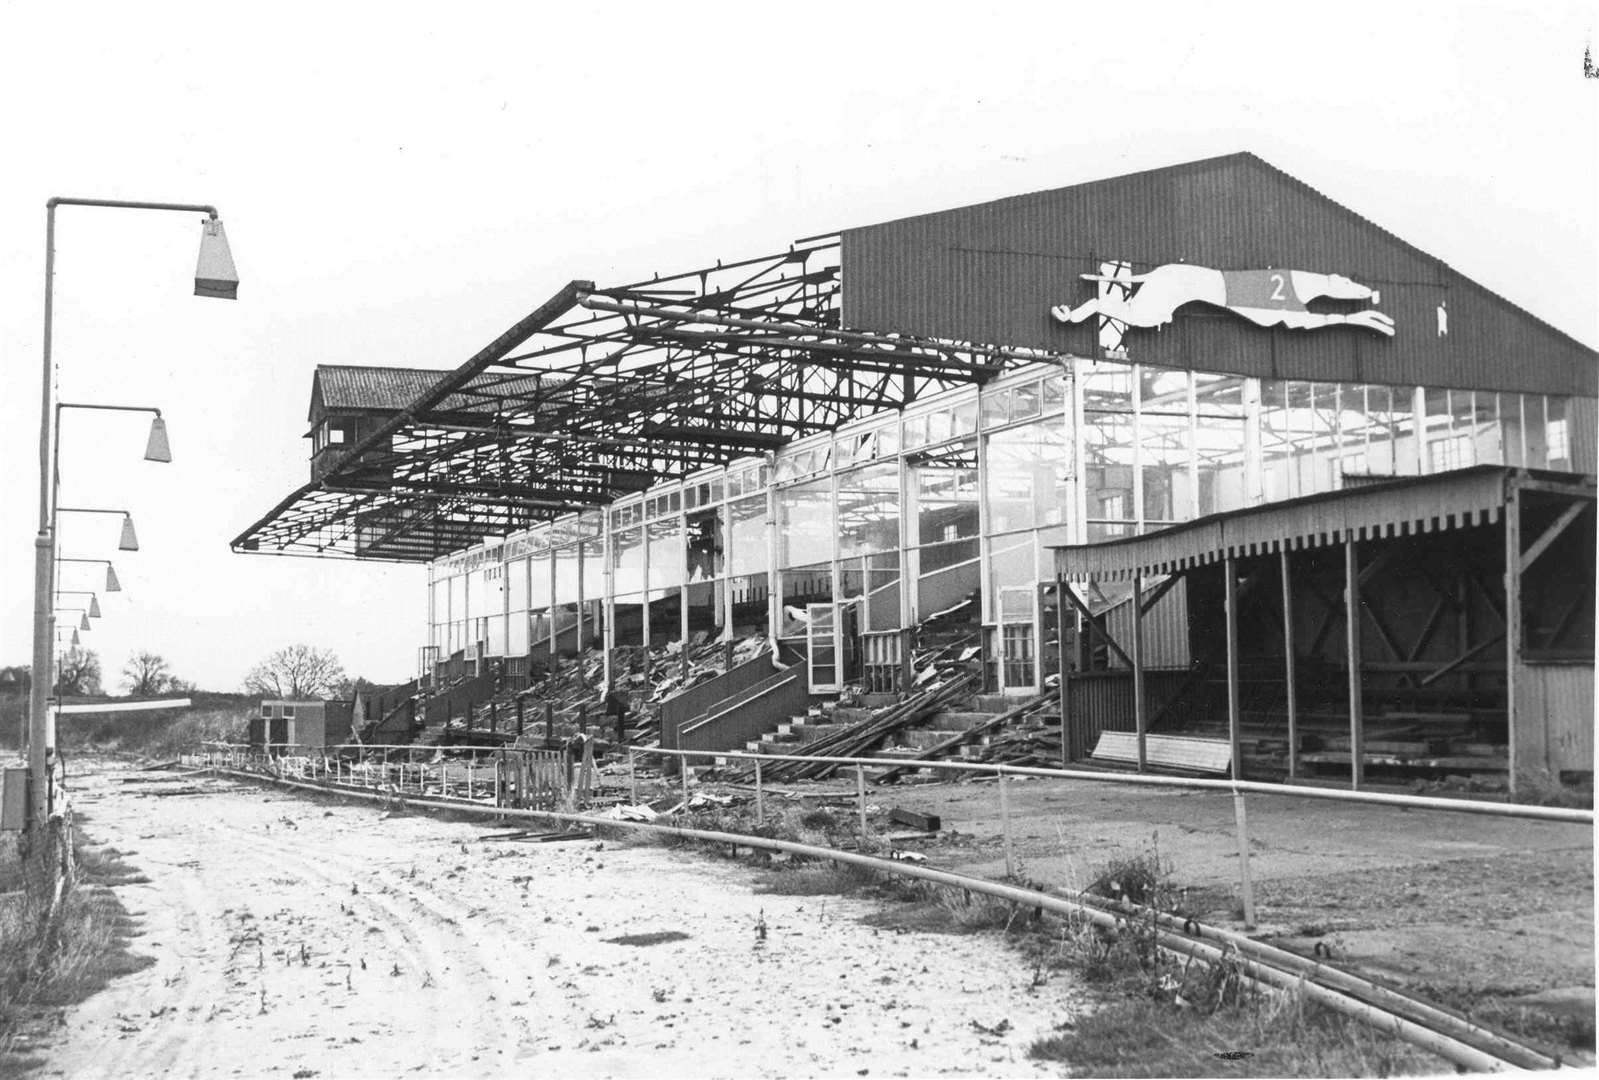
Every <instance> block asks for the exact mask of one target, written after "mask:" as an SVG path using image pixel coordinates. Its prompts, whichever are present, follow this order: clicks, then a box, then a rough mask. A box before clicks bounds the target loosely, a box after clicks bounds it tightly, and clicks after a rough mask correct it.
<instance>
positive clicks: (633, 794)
mask: <svg viewBox="0 0 1599 1080" xmlns="http://www.w3.org/2000/svg"><path fill="white" fill-rule="evenodd" d="M627 798H628V801H629V802H630V803H632V804H633V805H634V806H637V805H638V751H636V750H634V749H633V748H632V747H631V746H630V747H628V748H627Z"/></svg>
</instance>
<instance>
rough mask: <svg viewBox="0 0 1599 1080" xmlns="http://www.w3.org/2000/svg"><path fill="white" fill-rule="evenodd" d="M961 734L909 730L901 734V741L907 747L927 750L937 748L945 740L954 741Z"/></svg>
mask: <svg viewBox="0 0 1599 1080" xmlns="http://www.w3.org/2000/svg"><path fill="white" fill-rule="evenodd" d="M959 734H961V732H960V731H959V730H955V731H949V730H944V729H935V728H909V729H907V730H904V731H901V732H900V733H899V741H900V742H901V743H902V744H903V745H905V746H911V747H915V748H916V749H917V750H926V749H927V748H928V747H930V746H937V745H938V744H939V743H941V742H943V741H944V740H945V739H953V738H954V737H955V736H957V735H959Z"/></svg>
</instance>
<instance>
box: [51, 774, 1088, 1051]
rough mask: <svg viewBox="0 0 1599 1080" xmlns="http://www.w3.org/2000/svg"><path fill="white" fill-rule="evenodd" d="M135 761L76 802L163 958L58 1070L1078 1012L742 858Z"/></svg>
mask: <svg viewBox="0 0 1599 1080" xmlns="http://www.w3.org/2000/svg"><path fill="white" fill-rule="evenodd" d="M130 775H132V774H131V773H129V772H116V771H106V772H102V773H98V774H95V775H91V776H89V777H87V778H84V779H81V780H80V781H79V786H78V791H77V796H76V800H75V805H76V806H77V807H78V808H79V809H80V811H81V812H82V813H83V814H84V816H85V818H86V819H87V820H86V829H87V831H88V832H89V834H90V835H91V837H92V838H93V839H94V840H95V841H97V842H99V843H104V844H109V845H112V846H114V847H116V848H118V849H120V850H121V851H122V852H124V853H125V854H126V859H127V861H128V862H129V863H131V864H132V865H133V866H134V867H135V868H136V869H138V870H140V871H142V872H143V873H144V874H146V875H148V876H149V878H150V879H151V880H150V882H149V883H148V884H139V885H127V886H122V887H119V888H118V893H119V894H120V895H121V897H122V899H123V902H124V903H125V904H126V905H127V906H128V907H129V908H130V909H131V911H132V912H133V913H134V915H135V916H137V917H139V918H140V919H141V920H142V924H143V930H144V933H143V935H142V936H141V937H139V938H138V939H136V941H135V944H134V947H135V949H136V950H137V951H139V952H143V953H147V954H149V955H150V956H153V957H155V959H156V963H155V964H154V965H153V966H151V967H149V968H147V969H146V970H144V971H142V972H140V973H138V974H135V975H132V976H128V977H126V978H123V979H119V980H118V981H116V982H115V983H113V984H112V986H111V987H110V988H109V989H108V990H106V991H104V992H102V993H101V994H99V995H97V996H96V997H94V998H92V999H90V1000H89V1001H88V1002H87V1003H85V1004H83V1005H81V1006H78V1007H76V1008H73V1009H71V1010H68V1011H67V1012H66V1013H65V1015H64V1017H63V1020H64V1024H63V1026H62V1027H61V1029H60V1031H59V1034H58V1035H57V1036H56V1037H55V1039H54V1042H53V1045H51V1046H49V1047H48V1048H46V1049H45V1051H44V1056H45V1057H46V1059H47V1062H46V1064H45V1066H44V1068H43V1070H42V1072H41V1074H40V1075H48V1076H63V1077H73V1078H79V1077H101V1076H104V1077H119V1078H121V1077H129V1076H285V1077H290V1076H292V1077H300V1078H305V1077H311V1076H327V1077H344V1076H384V1077H392V1076H397V1075H402V1074H409V1073H416V1074H418V1075H448V1076H455V1075H473V1076H484V1075H507V1074H513V1073H514V1074H517V1075H529V1074H536V1073H542V1074H543V1075H554V1076H563V1077H566V1076H697V1077H698V1076H729V1077H745V1076H856V1075H879V1076H881V1075H916V1076H924V1075H945V1074H948V1075H979V1076H1036V1075H1049V1074H1052V1073H1054V1072H1057V1071H1058V1067H1056V1066H1040V1065H1037V1064H1034V1063H1032V1062H1030V1061H1029V1060H1028V1059H1027V1057H1026V1048H1027V1046H1028V1045H1029V1044H1030V1043H1031V1042H1032V1040H1033V1039H1035V1038H1037V1037H1039V1036H1041V1035H1044V1034H1048V1033H1049V1032H1050V1031H1052V1030H1053V1029H1054V1027H1055V1025H1057V1024H1058V1023H1060V1022H1062V1021H1064V1020H1067V1019H1069V1018H1070V1017H1071V1016H1072V1015H1073V1014H1074V1012H1075V1011H1076V1010H1077V1009H1079V1008H1080V1007H1081V998H1080V996H1079V994H1078V991H1076V990H1075V989H1074V988H1072V987H1071V986H1070V985H1069V984H1068V983H1067V982H1066V981H1064V980H1060V979H1056V980H1052V981H1051V982H1050V983H1049V984H1047V985H1046V986H1044V987H1042V988H1034V987H1031V986H1030V982H1031V973H1030V972H1029V971H1028V970H1026V968H1025V965H1022V964H1020V963H1018V962H1017V960H1016V958H1015V957H1014V955H1013V954H1011V953H1010V952H1009V951H1008V950H1007V949H1005V948H1003V947H1001V946H999V945H998V944H997V943H996V942H995V941H994V940H991V939H988V938H985V937H982V936H943V935H932V934H925V933H894V932H890V931H883V930H876V929H873V928H871V927H869V926H867V925H865V924H864V923H863V922H862V921H861V917H862V916H863V915H865V914H867V913H868V912H869V911H870V910H871V907H870V905H868V904H866V903H864V902H860V901H854V900H848V899H841V898H838V897H832V896H780V895H761V894H756V893H754V892H753V891H752V890H751V887H750V883H751V881H752V874H751V872H750V871H749V870H748V869H747V868H745V867H743V866H740V865H737V864H728V863H721V862H717V861H714V860H709V859H706V858H705V857H703V856H691V855H686V854H680V853H676V852H673V851H670V850H666V849H663V848H659V847H652V846H637V847H631V846H620V847H619V846H617V845H616V844H615V843H601V842H597V841H594V840H587V841H576V842H572V841H567V842H559V843H544V844H534V843H526V842H516V841H500V842H486V841H485V840H484V839H483V837H484V836H485V835H487V832H488V830H486V829H485V828H484V827H483V826H481V825H476V824H462V823H456V822H448V821H441V820H437V819H433V818H429V817H424V816H410V815H389V814H386V813H384V812H383V811H381V810H380V809H379V808H377V807H375V806H371V805H365V804H349V803H341V802H337V801H333V800H308V799H302V798H296V797H291V796H288V795H285V794H282V793H279V792H275V791H270V790H265V789H261V788H256V787H251V786H243V785H234V784H232V783H229V782H223V781H211V780H205V781H199V782H198V783H197V782H196V781H195V780H194V779H193V778H191V777H177V776H174V777H172V778H171V779H170V780H168V781H162V782H158V783H124V782H122V781H124V780H125V779H126V778H127V777H128V776H130ZM139 775H140V776H141V777H142V778H149V777H151V776H155V775H160V774H152V773H143V774H139ZM183 788H198V789H199V792H198V793H193V794H166V792H172V791H179V790H181V789H183ZM763 928H764V929H763ZM629 936H641V937H640V939H639V940H640V941H641V942H642V943H636V944H630V943H628V942H627V941H626V940H618V939H625V938H627V937H629ZM974 1021H975V1022H977V1023H980V1024H982V1025H984V1026H985V1027H987V1028H989V1029H990V1030H1002V1031H1003V1032H1004V1034H1002V1035H998V1036H996V1035H993V1034H987V1033H984V1032H981V1031H979V1030H977V1028H976V1027H975V1026H974ZM1002 1022H1003V1023H1002Z"/></svg>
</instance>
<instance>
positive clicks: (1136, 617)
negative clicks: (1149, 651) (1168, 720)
mask: <svg viewBox="0 0 1599 1080" xmlns="http://www.w3.org/2000/svg"><path fill="white" fill-rule="evenodd" d="M1133 727H1134V730H1136V731H1137V732H1138V771H1139V772H1148V771H1149V752H1148V745H1147V744H1148V741H1149V712H1148V709H1147V708H1146V707H1145V700H1144V576H1143V575H1142V574H1138V575H1135V576H1134V577H1133Z"/></svg>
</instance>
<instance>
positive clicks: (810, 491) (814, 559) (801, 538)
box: [777, 480, 834, 567]
mask: <svg viewBox="0 0 1599 1080" xmlns="http://www.w3.org/2000/svg"><path fill="white" fill-rule="evenodd" d="M777 530H778V532H777V535H778V538H779V542H778V566H785V567H786V566H807V565H810V564H813V563H820V562H826V561H828V560H831V559H832V557H833V535H834V520H833V494H832V481H830V480H815V481H812V482H811V483H808V484H795V485H794V486H793V487H788V488H783V489H782V490H780V491H779V492H778V493H777Z"/></svg>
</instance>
